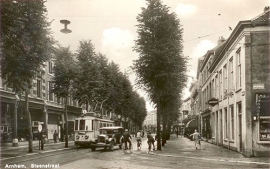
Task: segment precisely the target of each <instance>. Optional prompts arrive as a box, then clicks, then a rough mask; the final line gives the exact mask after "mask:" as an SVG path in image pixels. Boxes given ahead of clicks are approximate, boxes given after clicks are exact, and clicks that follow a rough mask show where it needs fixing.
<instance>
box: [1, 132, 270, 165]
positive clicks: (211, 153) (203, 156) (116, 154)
mask: <svg viewBox="0 0 270 169" xmlns="http://www.w3.org/2000/svg"><path fill="white" fill-rule="evenodd" d="M132 141H133V147H134V148H133V149H134V151H133V153H127V154H124V153H123V151H122V150H120V149H119V148H118V147H117V146H115V147H114V150H113V151H109V150H104V149H97V150H96V151H95V152H92V151H91V150H90V149H88V148H77V147H75V146H74V145H72V143H71V142H70V144H69V148H66V149H65V148H63V147H64V144H61V145H58V148H57V149H56V148H55V147H56V145H53V146H52V149H53V147H54V148H55V149H53V150H43V151H40V152H38V153H34V154H33V153H32V154H27V153H24V155H22V154H21V155H20V156H17V157H15V158H8V157H7V158H2V160H1V168H8V167H9V168H23V167H26V168H58V167H59V168H61V169H66V168H69V169H70V168H74V169H78V168H79V169H80V168H82V169H84V168H94V169H95V168H96V169H97V168H122V169H125V168H142V169H147V168H269V166H270V161H269V158H262V157H261V158H246V157H244V156H243V155H241V154H239V153H236V152H234V151H231V150H227V149H225V148H221V147H219V146H216V145H213V144H210V143H206V142H202V148H201V149H199V150H196V149H195V147H194V143H193V142H192V141H190V140H189V139H187V138H184V137H178V138H177V137H176V136H175V135H172V137H171V139H170V140H168V141H167V144H166V145H165V146H163V147H162V151H154V153H153V154H148V153H147V143H146V141H147V140H146V138H144V139H143V144H142V149H141V150H139V151H138V150H137V149H136V142H135V141H136V140H135V138H133V140H132ZM59 146H62V147H59ZM45 148H47V149H49V148H48V147H46V146H45ZM2 153H3V151H1V156H2ZM14 164H15V165H14ZM16 165H17V166H16ZM42 165H43V166H42Z"/></svg>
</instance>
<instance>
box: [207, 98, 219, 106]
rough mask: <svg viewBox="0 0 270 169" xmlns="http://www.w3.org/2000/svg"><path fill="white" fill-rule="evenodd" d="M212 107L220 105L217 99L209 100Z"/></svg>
mask: <svg viewBox="0 0 270 169" xmlns="http://www.w3.org/2000/svg"><path fill="white" fill-rule="evenodd" d="M207 103H208V104H209V105H210V106H215V105H217V104H218V99H216V98H211V99H210V100H208V102H207Z"/></svg>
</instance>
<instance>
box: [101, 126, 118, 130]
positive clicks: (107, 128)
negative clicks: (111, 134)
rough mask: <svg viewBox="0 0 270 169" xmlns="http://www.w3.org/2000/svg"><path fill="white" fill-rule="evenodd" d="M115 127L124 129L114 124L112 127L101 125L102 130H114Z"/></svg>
mask: <svg viewBox="0 0 270 169" xmlns="http://www.w3.org/2000/svg"><path fill="white" fill-rule="evenodd" d="M114 129H123V127H122V126H112V127H101V128H100V130H114Z"/></svg>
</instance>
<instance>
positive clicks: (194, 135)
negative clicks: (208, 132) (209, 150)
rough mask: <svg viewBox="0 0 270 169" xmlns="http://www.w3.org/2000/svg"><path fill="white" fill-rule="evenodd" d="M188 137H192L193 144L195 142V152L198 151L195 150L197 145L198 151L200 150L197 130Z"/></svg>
mask: <svg viewBox="0 0 270 169" xmlns="http://www.w3.org/2000/svg"><path fill="white" fill-rule="evenodd" d="M190 136H192V137H193V140H194V142H195V147H196V150H197V149H198V148H197V145H199V146H200V149H201V142H200V133H198V132H197V130H195V131H194V133H193V134H191V135H190Z"/></svg>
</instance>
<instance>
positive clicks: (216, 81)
mask: <svg viewBox="0 0 270 169" xmlns="http://www.w3.org/2000/svg"><path fill="white" fill-rule="evenodd" d="M215 83H216V98H218V95H219V93H218V91H219V90H218V75H216V80H215Z"/></svg>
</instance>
